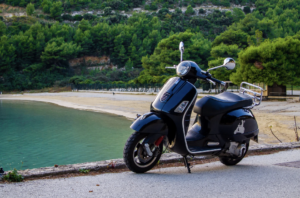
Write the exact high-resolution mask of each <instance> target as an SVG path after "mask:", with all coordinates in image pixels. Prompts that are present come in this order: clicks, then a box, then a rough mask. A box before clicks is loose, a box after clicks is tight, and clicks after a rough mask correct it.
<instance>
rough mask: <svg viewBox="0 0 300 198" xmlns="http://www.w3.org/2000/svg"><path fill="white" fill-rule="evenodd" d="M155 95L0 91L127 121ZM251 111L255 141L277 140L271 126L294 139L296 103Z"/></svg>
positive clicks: (298, 111) (282, 136)
mask: <svg viewBox="0 0 300 198" xmlns="http://www.w3.org/2000/svg"><path fill="white" fill-rule="evenodd" d="M155 97H156V94H155V93H149V94H141V93H137V94H134V93H124V92H122V93H118V92H115V94H113V92H94V91H91V92H88V91H82V92H81V91H80V92H59V93H28V94H27V93H26V94H8V95H6V94H4V95H0V100H20V101H37V102H46V103H51V104H54V105H58V106H62V107H66V108H72V109H76V110H83V111H92V112H99V113H109V114H114V115H120V116H124V117H125V118H127V119H129V120H133V119H135V118H136V114H140V115H143V114H144V113H147V112H149V107H150V104H151V102H153V101H154V99H155ZM252 112H253V113H254V115H255V117H256V120H257V122H258V125H259V130H260V132H259V133H260V135H259V144H277V143H279V141H278V140H277V139H276V138H275V137H274V135H273V134H272V133H271V131H270V128H271V127H272V130H273V132H274V133H275V135H276V136H277V137H278V138H279V139H280V140H281V141H282V142H294V141H295V131H294V128H295V122H294V116H296V117H297V116H298V117H300V103H299V102H288V101H281V102H278V101H277V102H276V101H272V102H271V101H269V102H267V101H265V102H263V103H262V104H261V105H260V106H257V107H255V108H253V109H252ZM194 117H195V113H193V114H192V119H193V118H194ZM298 120H299V118H298ZM298 122H299V121H298ZM298 126H299V124H298Z"/></svg>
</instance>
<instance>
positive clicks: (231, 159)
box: [219, 143, 249, 166]
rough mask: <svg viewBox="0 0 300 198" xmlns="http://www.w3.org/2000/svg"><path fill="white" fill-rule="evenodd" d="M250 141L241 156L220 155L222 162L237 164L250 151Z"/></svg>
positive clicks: (229, 164) (228, 164)
mask: <svg viewBox="0 0 300 198" xmlns="http://www.w3.org/2000/svg"><path fill="white" fill-rule="evenodd" d="M248 148H249V143H248V144H247V145H246V151H245V153H244V154H243V155H242V156H241V157H233V156H223V157H219V159H220V162H221V163H222V164H224V165H226V166H234V165H237V164H238V163H239V162H240V161H242V159H243V158H244V157H245V155H246V154H247V152H248Z"/></svg>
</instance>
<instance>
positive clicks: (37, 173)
mask: <svg viewBox="0 0 300 198" xmlns="http://www.w3.org/2000/svg"><path fill="white" fill-rule="evenodd" d="M295 148H300V142H293V143H281V144H276V145H270V144H268V145H255V146H250V149H249V151H248V154H251V153H254V152H263V151H273V150H279V149H280V150H285V149H286V150H289V149H295ZM215 157H216V156H195V158H194V160H206V159H212V158H215ZM181 160H182V156H181V155H179V154H177V153H165V154H163V155H162V157H161V159H160V163H163V164H168V163H174V162H179V161H180V162H181ZM112 168H114V169H122V168H126V165H125V163H124V161H123V159H112V160H104V161H98V162H87V163H80V164H69V165H59V166H58V167H54V166H53V167H44V168H36V169H27V170H23V171H18V173H19V174H21V175H22V176H23V177H24V178H37V177H44V176H50V175H61V174H67V173H78V172H79V169H88V170H90V171H99V170H108V169H112ZM7 173H8V171H6V172H5V174H7Z"/></svg>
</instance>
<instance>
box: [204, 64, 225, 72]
mask: <svg viewBox="0 0 300 198" xmlns="http://www.w3.org/2000/svg"><path fill="white" fill-rule="evenodd" d="M221 67H225V65H220V66H217V67H213V68H210V69H208V70H207V72H209V71H210V70H214V69H218V68H221Z"/></svg>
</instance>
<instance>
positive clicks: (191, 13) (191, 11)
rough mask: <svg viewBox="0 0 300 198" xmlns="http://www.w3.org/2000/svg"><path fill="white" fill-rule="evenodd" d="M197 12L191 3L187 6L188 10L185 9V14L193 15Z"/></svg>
mask: <svg viewBox="0 0 300 198" xmlns="http://www.w3.org/2000/svg"><path fill="white" fill-rule="evenodd" d="M193 14H195V11H194V9H193V7H192V6H191V5H189V6H188V7H187V8H186V11H185V15H188V16H189V15H193Z"/></svg>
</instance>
